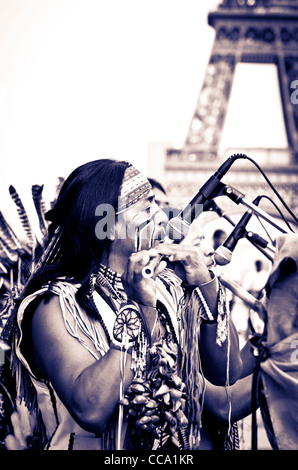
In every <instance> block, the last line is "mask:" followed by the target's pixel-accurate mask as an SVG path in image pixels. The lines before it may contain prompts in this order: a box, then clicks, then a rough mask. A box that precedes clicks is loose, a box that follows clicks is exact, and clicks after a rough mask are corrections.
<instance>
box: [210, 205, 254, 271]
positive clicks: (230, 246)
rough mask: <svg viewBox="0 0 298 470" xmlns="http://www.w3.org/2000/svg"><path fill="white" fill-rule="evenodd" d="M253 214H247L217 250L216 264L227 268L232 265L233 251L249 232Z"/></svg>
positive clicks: (249, 211)
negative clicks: (247, 230)
mask: <svg viewBox="0 0 298 470" xmlns="http://www.w3.org/2000/svg"><path fill="white" fill-rule="evenodd" d="M252 214H253V212H252V210H248V211H247V212H245V214H243V216H242V217H241V219H240V220H239V222H238V224H237V225H236V226H235V228H234V230H233V231H232V232H231V234H230V235H229V236H228V238H227V239H226V240H225V242H224V243H223V244H222V245H220V246H219V247H218V248H217V249H216V250H215V253H214V260H215V262H216V264H219V265H220V266H225V265H226V264H228V263H230V261H231V259H232V254H233V251H234V249H235V247H236V245H237V243H238V241H239V240H240V239H241V238H243V237H244V236H246V233H247V232H246V228H245V227H246V225H247V224H248V222H249V221H250V219H251V216H252Z"/></svg>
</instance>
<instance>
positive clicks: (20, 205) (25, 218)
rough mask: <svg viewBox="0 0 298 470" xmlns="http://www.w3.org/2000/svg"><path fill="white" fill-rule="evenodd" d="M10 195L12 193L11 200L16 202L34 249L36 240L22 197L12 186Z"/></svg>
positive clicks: (23, 225)
mask: <svg viewBox="0 0 298 470" xmlns="http://www.w3.org/2000/svg"><path fill="white" fill-rule="evenodd" d="M9 193H10V195H11V198H12V200H13V201H14V203H15V205H16V206H17V211H18V215H19V218H20V221H21V224H22V227H23V229H24V231H25V233H26V235H27V237H28V239H29V243H30V246H31V247H32V248H33V247H34V245H35V240H34V236H33V232H32V229H31V225H30V222H29V218H28V215H27V213H26V211H25V208H24V206H23V203H22V201H21V199H20V196H19V195H18V193H17V191H16V190H15V188H14V187H13V186H12V185H10V186H9Z"/></svg>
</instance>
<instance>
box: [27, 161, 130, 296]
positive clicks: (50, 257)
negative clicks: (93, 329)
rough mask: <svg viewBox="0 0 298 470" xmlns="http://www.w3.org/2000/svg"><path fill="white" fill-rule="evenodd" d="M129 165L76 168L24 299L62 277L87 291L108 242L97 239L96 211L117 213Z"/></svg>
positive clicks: (52, 214)
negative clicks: (102, 208)
mask: <svg viewBox="0 0 298 470" xmlns="http://www.w3.org/2000/svg"><path fill="white" fill-rule="evenodd" d="M128 166H129V163H128V162H125V161H117V160H112V159H101V160H95V161H91V162H89V163H86V164H84V165H81V166H80V167H78V168H76V169H75V170H74V171H73V172H72V173H71V174H70V175H69V177H68V178H67V179H66V180H65V182H64V184H63V186H62V188H61V190H60V192H59V195H58V197H57V201H56V203H55V205H54V207H53V209H52V210H51V211H49V213H48V218H49V219H50V220H51V224H50V226H49V230H48V232H49V233H48V240H47V243H46V244H45V253H46V255H45V254H43V256H42V257H41V258H43V259H42V262H41V266H40V267H39V269H38V270H37V271H36V273H35V274H34V275H33V276H32V277H31V279H30V280H29V282H28V284H27V286H26V288H25V291H24V296H26V295H29V294H30V293H32V292H34V291H35V290H36V289H38V288H40V287H41V286H42V285H43V284H44V283H46V282H48V281H53V280H55V279H56V278H57V277H59V276H65V277H66V278H71V280H73V282H76V283H81V284H82V287H83V288H84V287H86V283H87V280H88V278H89V275H90V273H91V272H93V271H94V270H95V269H96V268H98V264H99V262H100V259H101V256H102V253H103V248H105V249H109V245H110V243H111V242H110V241H109V239H108V238H105V239H104V240H100V239H99V238H97V237H96V233H95V226H96V217H95V210H96V207H97V206H98V205H99V204H110V205H112V206H113V207H114V209H115V211H116V210H117V203H118V197H119V193H120V186H121V184H122V181H123V177H124V173H125V170H126V168H127V167H128Z"/></svg>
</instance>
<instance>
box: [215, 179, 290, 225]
mask: <svg viewBox="0 0 298 470" xmlns="http://www.w3.org/2000/svg"><path fill="white" fill-rule="evenodd" d="M221 192H222V195H225V196H228V198H229V199H231V200H232V201H233V202H235V203H236V204H243V205H244V206H246V207H248V208H249V209H251V210H252V211H253V212H254V213H255V214H258V215H259V216H260V217H262V218H263V219H265V220H266V221H267V222H269V223H270V224H271V225H273V227H275V228H277V229H278V230H279V231H280V232H282V233H290V232H289V230H287V229H285V228H284V227H281V226H280V225H279V224H278V223H277V222H276V220H275V219H274V218H273V217H271V216H270V215H269V214H267V212H265V211H263V210H262V209H260V208H259V207H258V206H257V205H255V204H253V203H252V202H250V201H249V200H248V199H247V198H246V197H245V194H243V193H241V192H240V191H238V190H237V189H235V188H233V187H232V186H228V185H225V188H224V189H223V191H221Z"/></svg>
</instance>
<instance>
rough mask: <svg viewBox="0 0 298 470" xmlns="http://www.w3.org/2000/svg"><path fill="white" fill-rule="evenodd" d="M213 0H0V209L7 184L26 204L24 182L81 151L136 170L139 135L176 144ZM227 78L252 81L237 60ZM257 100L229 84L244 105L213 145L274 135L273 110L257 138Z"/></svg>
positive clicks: (200, 68)
mask: <svg viewBox="0 0 298 470" xmlns="http://www.w3.org/2000/svg"><path fill="white" fill-rule="evenodd" d="M218 3H219V1H218V0H208V1H207V0H125V1H124V0H0V159H1V174H0V195H1V203H0V210H2V211H3V212H5V209H7V208H8V209H9V210H10V203H11V201H10V199H9V196H8V195H7V193H8V189H7V188H8V186H9V184H14V185H15V186H16V189H17V190H18V192H19V193H20V195H21V197H22V198H23V200H24V202H25V205H26V201H27V200H31V194H30V191H31V185H32V184H34V183H36V184H43V183H44V184H45V194H47V191H49V192H51V190H52V188H53V184H54V183H53V182H56V178H57V177H58V176H60V175H61V176H66V175H67V174H68V173H69V172H70V171H72V170H73V169H74V168H75V167H76V166H78V165H79V164H81V163H84V162H86V161H89V160H93V159H96V158H104V157H112V158H120V159H127V160H130V161H131V162H132V163H134V164H135V165H136V166H138V168H140V170H142V171H146V168H147V164H146V159H147V146H148V143H150V142H156V141H163V142H172V143H173V145H176V146H178V147H179V146H181V145H182V144H183V141H184V139H185V136H186V133H187V130H188V126H189V124H190V120H191V117H192V114H193V111H194V108H195V105H196V102H197V98H198V95H199V91H200V87H201V84H202V80H203V77H204V73H205V69H206V66H207V63H208V59H209V55H210V51H211V47H212V43H213V39H214V30H213V28H211V27H209V26H208V24H207V13H208V11H210V10H212V9H215V8H216V6H217V5H218ZM241 74H242V75H241ZM273 75H274V73H273ZM263 76H264V77H265V76H266V78H265V81H264V84H265V85H264V86H265V90H266V93H265V94H264V87H263V88H261V87H260V86H259V89H260V90H261V89H262V90H263V92H262V91H261V95H260V96H261V98H262V99H264V96H265V95H266V97H267V98H266V99H268V100H269V101H268V102H269V103H271V104H272V106H273V108H271V114H274V110H275V109H277V113H278V111H279V110H278V103H277V108H274V106H275V105H274V100H273V99H272V92H271V89H272V88H271V86H272V73H270V74H269V75H268V76H267V75H266V74H265V75H263ZM237 77H238V78H237V80H236V81H235V87H236V83H239V84H243V80H247V79H248V80H251V78H250V77H249V76H248V71H247V70H246V69H245V67H244V68H243V67H242V72H241V70H239V72H237ZM273 78H274V77H273ZM273 82H274V79H273ZM249 83H251V81H250V82H249ZM256 83H259V82H256ZM273 85H274V83H273ZM274 86H275V85H274ZM257 89H258V86H256V87H255V91H256V93H255V97H256V99H257V100H259V99H260V96H258V95H257ZM235 93H236V92H235ZM241 93H242V94H241ZM275 101H276V100H275ZM258 102H259V101H256V102H254V101H253V100H252V95H251V93H250V94H243V91H242V92H240V94H239V93H238V95H237V93H236V99H235V100H234V101H233V102H232V104H233V106H234V107H235V106H236V108H237V106H238V108H239V105H241V109H242V110H243V109H246V107H248V108H250V112H251V113H253V114H252V115H251V114H250V115H249V113H248V112H247V113H245V116H246V117H245V116H244V113H243V119H242V117H241V119H239V114H238V115H237V113H236V118H235V116H234V117H231V116H229V115H228V117H227V126H226V128H227V129H230V130H227V131H226V132H225V135H224V137H223V144H224V145H227V146H229V145H230V146H233V145H240V144H241V145H242V146H245V145H253V142H252V138H253V137H254V138H255V142H256V143H257V145H259V141H258V138H259V140H260V141H261V140H262V141H263V143H265V145H268V142H269V143H270V146H274V145H276V146H281V147H282V146H284V145H285V137H284V133H283V129H281V125H280V120H279V121H278V122H277V126H279V128H280V129H281V132H278V133H276V132H272V128H270V126H269V133H268V138H267V141H266V135H265V134H266V133H264V131H262V132H261V133H260V126H261V125H262V123H264V122H266V120H264V117H263V116H262V117H261V115H260V113H259V112H257V113H256V112H255V108H254V104H255V103H258ZM231 106H232V105H231ZM248 108H247V109H248ZM231 109H232V108H231ZM233 109H234V108H233ZM272 110H273V113H272ZM234 114H235V113H234ZM248 115H249V116H248ZM247 116H248V117H247ZM257 118H258V119H257ZM260 119H261V121H260ZM236 124H238V125H239V124H240V127H239V126H238V127H239V128H237V129H236V127H235V126H236ZM266 124H267V122H266ZM267 127H268V126H267ZM231 136H232V137H231ZM273 138H275V140H274V141H273V140H272V139H273ZM264 139H265V142H264ZM11 207H12V206H11ZM13 210H14V209H13Z"/></svg>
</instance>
